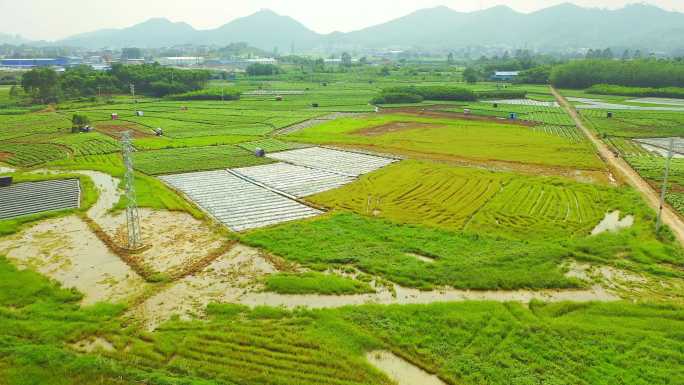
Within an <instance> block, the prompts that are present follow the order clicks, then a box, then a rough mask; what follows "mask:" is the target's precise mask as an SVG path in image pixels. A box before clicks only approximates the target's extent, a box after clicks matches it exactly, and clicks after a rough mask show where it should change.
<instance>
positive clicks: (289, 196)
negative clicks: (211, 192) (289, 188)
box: [226, 169, 328, 213]
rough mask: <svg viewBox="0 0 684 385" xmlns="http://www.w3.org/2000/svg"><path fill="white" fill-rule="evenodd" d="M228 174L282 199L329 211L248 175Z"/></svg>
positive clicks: (233, 171)
mask: <svg viewBox="0 0 684 385" xmlns="http://www.w3.org/2000/svg"><path fill="white" fill-rule="evenodd" d="M226 172H228V173H229V174H231V175H233V176H235V177H236V178H240V179H242V180H244V181H245V182H247V183H251V184H253V185H255V186H257V187H261V188H263V189H265V190H268V191H270V192H272V193H274V194H278V195H280V196H282V197H285V198H287V199H290V200H293V201H295V202H297V203H301V204H303V205H305V206H309V207H311V208H312V209H316V210H320V211H323V212H324V213H325V212H327V211H328V209H327V208H324V207H323V206H318V205H316V204H313V203H311V202H308V201H306V200H304V199H300V198H297V197H296V196H294V195H292V194H288V193H286V192H285V191H281V190H278V189H276V188H273V187H271V186H268V185H266V184H263V183H261V182H258V181H256V180H254V179H252V178H250V177H248V176H246V175H243V174H241V173H239V172H237V171H235V170H231V169H226Z"/></svg>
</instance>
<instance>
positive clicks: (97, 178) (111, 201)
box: [74, 171, 123, 221]
mask: <svg viewBox="0 0 684 385" xmlns="http://www.w3.org/2000/svg"><path fill="white" fill-rule="evenodd" d="M74 172H75V173H77V174H81V175H85V176H87V177H89V178H90V179H91V180H92V181H93V183H94V184H95V187H97V189H98V191H99V193H100V194H99V196H98V199H97V202H96V203H95V204H94V205H93V207H91V208H90V209H89V210H88V216H89V217H90V218H91V219H93V220H95V221H98V220H99V219H100V218H102V217H104V216H105V215H107V212H108V211H109V210H111V209H112V207H114V206H115V205H116V204H117V203H118V202H119V199H120V198H121V195H123V192H122V191H121V190H119V182H120V181H119V179H117V178H114V177H112V176H111V175H108V174H105V173H102V172H98V171H74Z"/></svg>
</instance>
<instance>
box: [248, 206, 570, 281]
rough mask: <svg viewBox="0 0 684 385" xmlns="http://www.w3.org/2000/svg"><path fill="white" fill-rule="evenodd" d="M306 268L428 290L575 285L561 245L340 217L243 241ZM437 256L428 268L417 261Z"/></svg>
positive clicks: (257, 233)
mask: <svg viewBox="0 0 684 385" xmlns="http://www.w3.org/2000/svg"><path fill="white" fill-rule="evenodd" d="M243 240H244V241H245V242H247V243H248V244H250V245H253V246H258V247H263V248H266V249H267V250H269V251H270V252H273V253H275V254H277V255H280V256H282V257H284V258H286V259H288V260H291V261H294V262H298V263H301V264H303V265H305V266H314V267H315V266H317V265H324V266H329V267H333V268H334V267H342V266H344V265H349V264H351V265H354V266H356V267H358V268H359V269H361V270H362V271H364V272H367V273H369V274H373V275H379V276H382V277H384V278H387V279H389V280H390V281H393V282H396V283H399V284H401V285H403V286H408V287H417V288H421V289H431V288H433V287H434V286H442V285H448V286H452V287H455V288H461V289H517V288H546V287H554V288H559V287H577V286H579V283H578V282H576V281H573V280H569V279H567V278H565V277H564V276H563V274H562V272H561V270H560V268H559V265H560V262H561V260H562V259H563V258H564V257H565V256H568V255H569V254H568V252H567V250H565V249H564V248H563V247H562V246H560V245H559V244H558V243H553V242H548V243H547V242H539V243H534V242H520V241H513V240H507V239H502V238H496V237H488V236H483V235H475V234H465V233H460V232H453V231H447V230H441V229H435V228H428V227H422V226H417V225H400V224H396V223H391V222H387V221H384V220H380V219H372V218H366V217H362V216H359V215H356V214H349V213H338V214H333V215H331V216H325V217H322V218H320V219H314V220H310V221H304V222H293V223H288V224H284V225H280V226H276V227H272V228H268V229H263V230H256V231H253V232H251V233H249V234H247V235H245V236H244V237H243ZM410 253H414V254H420V255H424V256H430V257H433V258H434V260H435V261H434V263H429V264H428V263H425V262H423V261H420V260H418V259H417V258H415V257H414V256H413V255H411V254H410Z"/></svg>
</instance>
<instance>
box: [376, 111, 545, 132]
mask: <svg viewBox="0 0 684 385" xmlns="http://www.w3.org/2000/svg"><path fill="white" fill-rule="evenodd" d="M440 107H441V108H448V107H451V106H440ZM437 108H438V107H436V106H427V107H425V108H419V107H401V108H392V109H384V110H382V113H383V114H403V115H406V114H409V115H416V116H420V117H423V118H425V117H427V118H439V119H462V120H476V121H484V122H496V123H501V124H513V125H516V126H525V127H534V126H537V125H539V124H538V123H536V122H529V121H524V120H508V119H502V118H497V117H495V116H482V115H473V114H463V113H460V112H451V111H443V110H439V109H437Z"/></svg>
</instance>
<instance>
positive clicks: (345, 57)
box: [341, 52, 352, 67]
mask: <svg viewBox="0 0 684 385" xmlns="http://www.w3.org/2000/svg"><path fill="white" fill-rule="evenodd" d="M341 64H342V67H351V66H352V57H351V55H350V54H349V53H347V52H344V53H342V57H341Z"/></svg>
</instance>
